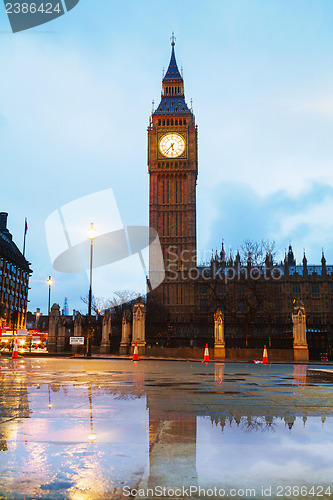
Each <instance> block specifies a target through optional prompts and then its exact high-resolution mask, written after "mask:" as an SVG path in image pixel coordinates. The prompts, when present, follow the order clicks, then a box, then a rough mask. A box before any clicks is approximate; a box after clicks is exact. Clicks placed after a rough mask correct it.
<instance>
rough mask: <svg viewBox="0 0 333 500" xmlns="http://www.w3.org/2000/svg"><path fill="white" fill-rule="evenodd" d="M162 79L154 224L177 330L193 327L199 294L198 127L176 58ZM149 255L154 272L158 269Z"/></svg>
mask: <svg viewBox="0 0 333 500" xmlns="http://www.w3.org/2000/svg"><path fill="white" fill-rule="evenodd" d="M174 46H175V40H174V37H173V38H172V53H171V60H170V64H169V68H168V70H167V72H166V74H165V76H164V78H163V81H162V95H161V102H160V104H159V105H158V107H157V109H156V110H155V111H153V113H152V115H151V118H150V124H149V127H148V170H149V179H150V190H149V225H150V227H152V228H154V229H155V230H156V231H157V232H158V235H159V238H160V242H161V246H162V251H163V258H164V266H165V271H166V275H165V279H164V281H163V283H162V284H161V285H160V286H159V287H158V288H157V289H156V290H155V291H154V294H153V295H154V297H155V299H157V300H158V302H159V303H161V304H163V306H164V307H165V309H166V311H167V312H168V316H169V321H170V322H171V323H172V327H173V328H175V329H176V330H177V329H178V330H181V329H182V330H183V331H184V329H185V330H186V329H188V330H189V332H190V330H191V327H190V326H189V325H190V324H191V321H192V320H193V316H194V311H195V305H194V304H195V294H194V287H193V284H192V282H191V270H192V273H194V274H195V269H196V265H197V263H196V182H197V174H198V151H197V127H196V124H195V118H194V115H193V113H192V111H191V110H190V109H189V108H188V106H187V104H186V102H185V96H184V81H183V77H182V75H181V74H180V72H179V70H178V66H177V63H176V58H175V50H174ZM154 263H155V260H154V254H153V253H151V254H150V263H149V272H150V277H152V276H153V274H154V272H155V271H156V269H155V267H156V266H155V265H154Z"/></svg>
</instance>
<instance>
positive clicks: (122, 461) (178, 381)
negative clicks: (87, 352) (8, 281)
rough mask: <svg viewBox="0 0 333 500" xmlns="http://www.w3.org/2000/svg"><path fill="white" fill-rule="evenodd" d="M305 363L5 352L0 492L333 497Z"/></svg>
mask: <svg viewBox="0 0 333 500" xmlns="http://www.w3.org/2000/svg"><path fill="white" fill-rule="evenodd" d="M307 368H320V366H316V365H308V366H307V365H281V364H279V365H254V364H246V363H232V364H223V363H215V364H214V363H211V364H208V365H205V364H203V363H194V362H168V361H140V362H139V363H136V364H135V363H133V362H132V361H127V360H94V359H91V360H87V359H36V358H33V359H32V358H23V359H19V360H17V361H14V360H11V359H5V358H2V359H0V416H1V423H0V498H8V499H9V498H15V499H16V498H17V499H18V498H20V499H35V498H36V499H37V498H43V499H65V498H66V499H67V498H68V499H108V498H110V499H111V498H119V499H121V498H133V497H135V496H136V497H137V498H207V497H209V498H223V497H229V498H311V499H313V498H325V499H326V498H327V499H328V498H333V460H332V457H333V418H332V417H333V399H332V394H333V392H332V390H333V386H332V382H330V381H325V380H318V379H317V378H314V377H311V376H310V377H309V376H308V377H307V376H306V371H307ZM199 488H201V491H199ZM302 488H303V489H302ZM329 488H330V489H329ZM147 489H148V490H147Z"/></svg>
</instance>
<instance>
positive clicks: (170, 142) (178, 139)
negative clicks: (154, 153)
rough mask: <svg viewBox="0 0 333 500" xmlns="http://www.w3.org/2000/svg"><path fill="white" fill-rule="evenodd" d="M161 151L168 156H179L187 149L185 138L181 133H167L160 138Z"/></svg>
mask: <svg viewBox="0 0 333 500" xmlns="http://www.w3.org/2000/svg"><path fill="white" fill-rule="evenodd" d="M160 151H161V153H162V155H164V156H167V157H168V158H177V156H180V155H182V154H183V153H184V151H185V139H184V137H183V136H182V135H180V134H175V133H173V134H165V135H163V137H162V138H161V140H160Z"/></svg>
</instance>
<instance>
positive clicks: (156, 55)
mask: <svg viewBox="0 0 333 500" xmlns="http://www.w3.org/2000/svg"><path fill="white" fill-rule="evenodd" d="M172 31H174V32H175V35H176V38H177V42H176V57H177V61H178V64H179V66H183V68H184V78H185V93H186V99H187V102H188V103H189V101H190V99H191V98H193V106H194V112H195V115H196V121H197V124H198V126H199V178H198V187H197V195H198V203H197V215H198V248H199V251H200V252H201V253H204V252H205V251H207V250H211V249H212V248H214V249H215V248H216V247H218V248H219V247H220V245H221V239H222V238H224V240H225V243H226V245H227V247H229V246H230V247H231V248H232V249H234V250H237V248H239V247H240V245H241V243H242V241H243V240H244V239H255V240H258V239H261V238H265V239H266V238H270V239H274V240H275V241H276V243H277V247H278V249H279V250H280V251H281V252H282V253H283V252H284V249H285V248H286V247H287V246H288V244H289V240H291V242H292V244H293V247H294V249H295V253H296V258H297V261H298V262H299V261H300V260H301V258H302V252H303V248H305V249H306V254H307V257H308V260H309V262H310V263H319V261H320V256H321V248H322V247H324V250H325V254H326V257H327V260H328V261H329V262H330V263H333V242H332V236H331V235H332V230H333V222H332V216H331V214H332V208H333V173H332V164H333V142H332V122H333V58H332V53H333V35H332V33H333V4H332V2H331V1H330V0H326V1H323V0H308V1H307V2H304V1H303V0H302V1H297V0H292V1H287V0H282V1H281V0H276V1H273V0H233V1H230V0H208V1H205V2H199V1H197V0H194V1H193V0H192V1H188V0H183V1H181V2H180V1H174V0H170V1H169V2H168V3H167V6H166V4H165V2H162V1H142V2H138V1H134V0H129V1H126V2H114V1H112V0H99V1H98V2H93V1H89V0H80V2H79V4H78V5H77V7H75V8H74V9H73V10H72V11H71V12H69V13H67V14H66V15H65V16H63V17H61V18H59V19H56V20H54V21H52V22H50V23H48V24H46V25H44V26H41V27H39V28H35V29H32V30H29V31H26V32H21V33H17V34H13V33H11V31H10V26H9V22H8V19H7V17H6V14H5V12H4V8H3V7H2V5H1V11H0V37H1V43H0V58H1V74H2V78H1V84H0V85H1V92H0V171H1V181H2V182H1V184H0V189H1V204H0V209H1V210H2V211H7V212H9V220H8V224H9V229H10V231H11V232H12V233H13V236H14V240H15V241H16V242H17V244H18V245H19V246H22V239H23V228H24V217H26V216H27V217H28V221H29V232H28V240H27V257H28V258H29V260H30V261H31V263H32V268H33V270H34V274H33V275H32V278H31V291H30V300H31V303H30V308H31V309H32V310H35V308H36V307H41V309H42V311H44V312H45V310H46V307H47V285H46V279H47V277H48V276H49V275H50V274H51V275H52V276H53V277H54V280H55V283H54V286H53V289H52V299H53V300H52V301H56V302H59V303H60V305H61V306H62V305H63V301H64V297H65V296H66V295H67V296H68V300H69V306H70V309H72V308H73V307H74V308H76V309H81V310H82V311H83V310H84V308H85V306H84V305H83V304H82V302H81V301H80V295H85V293H86V290H87V288H88V282H87V278H86V276H79V275H77V276H72V275H62V274H60V273H56V272H54V271H53V270H52V266H51V262H50V259H49V257H48V250H47V245H46V238H45V231H44V223H45V220H46V218H47V217H48V216H49V215H50V213H51V212H53V211H54V210H56V209H58V208H59V207H60V206H62V205H63V204H65V203H68V202H70V201H72V200H75V199H77V198H79V197H81V196H85V195H88V194H91V193H94V192H97V191H99V190H101V189H105V188H112V189H113V191H114V194H115V197H116V200H117V203H118V206H119V210H120V213H121V216H122V219H123V222H124V223H125V224H131V225H134V224H147V223H148V174H147V161H146V160H147V158H146V151H147V137H146V129H147V125H148V119H149V115H150V112H151V102H152V100H153V99H154V100H155V102H156V104H158V102H159V96H160V89H161V76H162V68H163V67H167V65H168V63H169V58H170V36H171V32H172Z"/></svg>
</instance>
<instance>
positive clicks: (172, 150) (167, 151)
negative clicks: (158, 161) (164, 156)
mask: <svg viewBox="0 0 333 500" xmlns="http://www.w3.org/2000/svg"><path fill="white" fill-rule="evenodd" d="M173 145H174V142H172V143H171V146H169V147H168V149H167V150H166V153H167V152H168V151H169V149H170V148H172V151H174V149H173Z"/></svg>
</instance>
